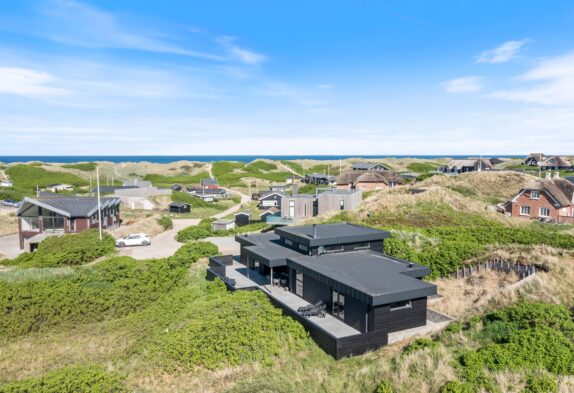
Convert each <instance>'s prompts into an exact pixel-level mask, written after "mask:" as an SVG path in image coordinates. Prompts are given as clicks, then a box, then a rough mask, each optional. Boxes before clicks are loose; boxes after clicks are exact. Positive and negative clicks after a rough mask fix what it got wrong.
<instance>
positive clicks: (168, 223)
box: [157, 216, 173, 229]
mask: <svg viewBox="0 0 574 393" xmlns="http://www.w3.org/2000/svg"><path fill="white" fill-rule="evenodd" d="M157 223H158V224H159V225H161V226H162V227H163V229H172V228H173V220H172V219H171V218H169V217H168V216H163V217H161V218H158V219H157Z"/></svg>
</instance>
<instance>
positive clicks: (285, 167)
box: [276, 161, 304, 177]
mask: <svg viewBox="0 0 574 393" xmlns="http://www.w3.org/2000/svg"><path fill="white" fill-rule="evenodd" d="M276 164H277V165H279V166H280V167H281V168H283V169H285V170H287V171H289V172H291V173H292V174H294V175H296V176H301V177H304V176H303V175H302V174H300V173H297V172H295V171H294V170H293V169H291V168H289V167H288V166H287V165H285V164H283V163H282V162H281V161H276Z"/></svg>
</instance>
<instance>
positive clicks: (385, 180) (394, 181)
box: [337, 170, 403, 191]
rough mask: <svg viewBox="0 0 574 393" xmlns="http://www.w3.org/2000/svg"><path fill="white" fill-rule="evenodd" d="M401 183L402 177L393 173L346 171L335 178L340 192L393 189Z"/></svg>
mask: <svg viewBox="0 0 574 393" xmlns="http://www.w3.org/2000/svg"><path fill="white" fill-rule="evenodd" d="M402 183H403V179H402V177H401V176H400V175H399V174H398V173H396V172H394V171H359V170H355V171H348V172H343V173H342V174H341V175H340V176H338V177H337V188H338V189H340V190H348V189H357V190H363V191H375V190H383V189H385V188H393V187H396V186H398V185H399V184H402Z"/></svg>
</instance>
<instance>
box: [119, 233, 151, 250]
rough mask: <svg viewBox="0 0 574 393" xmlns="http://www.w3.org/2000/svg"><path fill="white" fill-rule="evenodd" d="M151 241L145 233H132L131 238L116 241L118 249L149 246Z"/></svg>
mask: <svg viewBox="0 0 574 393" xmlns="http://www.w3.org/2000/svg"><path fill="white" fill-rule="evenodd" d="M150 244H151V239H150V237H149V236H148V235H146V234H145V233H132V234H131V235H129V236H126V237H122V238H121V239H118V240H116V247H126V246H149V245H150Z"/></svg>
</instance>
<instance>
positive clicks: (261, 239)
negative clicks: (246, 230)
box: [235, 233, 302, 267]
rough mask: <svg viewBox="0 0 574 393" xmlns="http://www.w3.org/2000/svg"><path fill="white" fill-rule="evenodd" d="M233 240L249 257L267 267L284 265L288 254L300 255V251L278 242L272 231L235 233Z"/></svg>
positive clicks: (277, 237)
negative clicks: (246, 233)
mask: <svg viewBox="0 0 574 393" xmlns="http://www.w3.org/2000/svg"><path fill="white" fill-rule="evenodd" d="M235 240H236V241H237V242H238V243H239V244H241V245H242V246H244V247H243V251H244V252H245V253H247V255H249V256H251V257H256V258H257V259H258V260H259V261H260V262H261V263H263V264H264V265H267V266H269V267H277V266H285V265H286V264H287V258H288V257H290V256H298V255H302V254H301V253H300V252H298V251H295V250H293V249H290V248H288V247H285V246H283V245H282V244H280V243H279V236H277V235H276V234H274V233H261V234H256V235H253V234H252V235H237V236H235Z"/></svg>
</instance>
